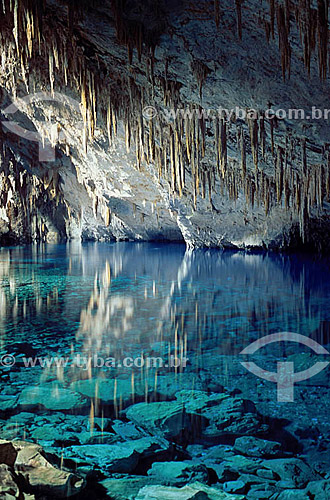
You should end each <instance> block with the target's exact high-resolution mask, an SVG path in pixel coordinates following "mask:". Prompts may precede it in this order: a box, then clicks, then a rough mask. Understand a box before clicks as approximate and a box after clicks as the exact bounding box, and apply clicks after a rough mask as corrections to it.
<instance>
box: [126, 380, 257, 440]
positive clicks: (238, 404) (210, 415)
mask: <svg viewBox="0 0 330 500" xmlns="http://www.w3.org/2000/svg"><path fill="white" fill-rule="evenodd" d="M126 416H127V418H128V419H129V420H131V421H133V422H134V423H135V424H137V425H139V426H141V427H143V428H144V429H147V430H148V431H151V432H157V431H158V432H159V431H161V432H162V433H163V435H164V437H166V438H170V439H173V438H178V437H179V436H181V437H183V436H184V437H185V438H187V437H188V438H189V439H190V440H191V441H193V440H194V438H195V437H196V436H198V435H199V434H203V436H204V437H205V438H209V439H211V440H212V439H214V437H222V436H224V435H228V434H229V435H234V436H237V435H238V436H239V435H244V434H256V433H258V432H259V431H261V430H266V428H267V427H266V426H264V425H262V423H261V421H260V418H259V416H258V414H257V412H256V408H255V405H254V404H253V403H252V401H248V400H244V399H241V398H232V397H230V396H228V395H227V394H218V393H211V394H208V393H207V392H204V391H188V390H182V391H180V392H179V393H178V394H177V395H176V401H161V402H155V403H139V404H136V405H133V406H131V407H129V408H128V409H127V410H126Z"/></svg>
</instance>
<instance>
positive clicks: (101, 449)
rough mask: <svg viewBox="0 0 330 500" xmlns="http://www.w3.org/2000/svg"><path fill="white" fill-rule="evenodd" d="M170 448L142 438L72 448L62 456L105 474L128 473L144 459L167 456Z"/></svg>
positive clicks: (156, 441)
mask: <svg viewBox="0 0 330 500" xmlns="http://www.w3.org/2000/svg"><path fill="white" fill-rule="evenodd" d="M169 450H170V446H169V443H167V442H166V441H165V440H161V439H156V438H150V437H144V438H141V439H134V440H131V441H125V442H122V443H116V444H94V445H92V444H90V445H83V446H72V447H71V448H68V449H66V450H65V452H64V456H65V458H67V459H70V460H72V461H74V462H76V463H77V465H79V466H86V465H87V466H96V467H99V468H100V469H102V470H105V471H107V472H119V473H130V472H133V471H134V469H135V468H136V467H137V465H138V463H139V462H140V461H141V462H142V461H143V460H145V459H146V458H150V457H153V458H155V459H157V458H158V457H159V458H160V459H163V458H166V457H168V456H169Z"/></svg>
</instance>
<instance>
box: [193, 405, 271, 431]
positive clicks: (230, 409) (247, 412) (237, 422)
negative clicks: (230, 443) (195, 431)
mask: <svg viewBox="0 0 330 500" xmlns="http://www.w3.org/2000/svg"><path fill="white" fill-rule="evenodd" d="M201 413H202V415H203V416H204V417H206V418H207V419H209V421H210V425H209V426H208V427H207V428H206V430H205V432H204V435H205V437H217V436H223V435H236V436H240V435H246V434H247V435H249V434H251V435H254V434H256V433H258V432H259V431H260V430H261V429H263V430H266V427H265V426H264V425H263V426H262V425H261V421H260V418H259V416H258V415H257V412H256V408H255V405H254V404H253V403H252V401H249V400H245V399H241V398H225V399H223V400H222V401H220V402H219V404H217V405H216V406H210V407H208V408H204V409H203V410H202V412H201Z"/></svg>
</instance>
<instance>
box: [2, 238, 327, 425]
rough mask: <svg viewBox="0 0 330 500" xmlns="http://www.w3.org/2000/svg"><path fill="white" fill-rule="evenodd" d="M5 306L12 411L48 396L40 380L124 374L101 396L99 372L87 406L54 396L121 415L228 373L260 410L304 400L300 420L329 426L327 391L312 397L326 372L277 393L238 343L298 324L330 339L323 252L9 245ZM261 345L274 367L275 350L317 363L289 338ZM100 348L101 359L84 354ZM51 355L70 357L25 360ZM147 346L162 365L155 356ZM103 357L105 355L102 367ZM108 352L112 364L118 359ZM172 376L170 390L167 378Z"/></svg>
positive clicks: (71, 382) (73, 383) (7, 396)
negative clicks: (284, 397)
mask: <svg viewBox="0 0 330 500" xmlns="http://www.w3.org/2000/svg"><path fill="white" fill-rule="evenodd" d="M0 310H1V315H0V328H1V329H0V355H1V356H2V357H3V358H2V359H3V365H4V366H2V368H1V369H0V374H1V381H0V384H1V385H0V397H2V400H3V401H4V402H3V403H2V404H6V405H7V406H6V408H8V411H9V412H10V413H11V414H15V412H21V411H22V410H25V409H28V410H29V409H30V410H31V409H32V411H34V412H37V413H38V412H42V411H45V407H44V404H43V401H41V400H40V398H41V396H40V398H39V400H38V397H37V396H35V392H33V391H32V395H31V396H29V393H28V390H29V389H31V388H32V389H33V390H36V389H38V388H43V387H47V388H50V387H55V388H58V387H60V388H64V389H67V390H71V391H78V392H79V391H80V390H81V387H80V386H79V383H80V382H81V381H86V380H87V381H88V380H93V381H95V380H96V381H101V385H102V383H104V381H106V380H115V381H116V382H115V385H114V387H115V388H114V389H113V390H114V392H115V395H113V394H112V395H110V396H109V397H108V396H104V394H102V388H100V387H101V386H100V385H99V383H98V382H97V383H95V384H94V385H91V387H90V388H89V389H88V390H86V389H84V391H82V393H83V396H84V397H85V396H86V397H87V403H86V404H85V406H84V405H82V404H81V402H79V404H77V405H76V406H77V408H75V404H74V402H73V403H72V402H71V403H69V404H68V405H67V406H65V405H64V406H63V408H61V405H59V406H58V408H59V409H60V410H62V409H63V411H66V412H71V413H72V412H78V413H79V412H80V411H81V413H84V414H86V413H88V412H89V411H90V410H89V409H90V406H91V402H93V401H94V402H95V404H94V405H93V411H94V412H95V415H101V413H102V414H107V415H108V416H113V415H114V413H115V415H116V416H118V415H119V414H120V411H121V410H122V409H123V408H125V406H128V405H129V404H131V403H132V402H136V401H144V400H145V401H147V402H151V401H156V400H159V399H170V400H171V399H173V398H174V397H175V392H176V391H178V390H180V388H184V389H188V388H195V389H201V390H205V391H208V392H210V391H218V390H221V387H222V386H223V387H226V388H227V390H229V391H233V393H240V392H241V393H242V395H243V396H244V397H247V398H249V399H250V400H252V401H254V403H255V404H256V405H257V408H258V410H260V412H262V413H263V414H265V415H268V416H276V418H282V417H283V418H287V419H289V420H290V415H291V416H292V415H293V413H292V412H296V414H295V415H296V416H295V417H294V418H297V419H298V420H299V418H301V419H302V427H306V425H307V423H306V419H307V420H308V419H309V422H310V423H312V424H313V422H314V423H315V421H316V422H317V421H318V419H321V417H320V415H321V416H322V419H323V421H322V425H326V426H327V425H328V424H329V419H328V416H327V408H326V404H324V407H322V403H321V405H320V407H319V408H316V407H315V398H318V397H320V398H321V399H322V400H323V401H325V399H324V398H327V397H328V392H327V391H328V380H329V376H328V373H327V372H326V371H325V372H324V373H323V374H321V375H318V377H319V378H315V379H314V380H312V382H311V381H308V383H301V384H300V385H299V384H297V385H296V387H295V395H296V401H295V402H294V403H290V402H288V403H287V404H285V403H279V402H278V401H277V396H276V395H277V393H276V390H277V387H276V384H274V383H272V382H266V381H264V380H260V379H258V378H257V377H256V376H255V375H253V374H252V373H249V372H248V371H247V370H246V369H245V368H244V367H243V366H242V364H241V361H243V360H246V357H244V359H243V357H242V355H241V354H240V352H241V351H242V350H243V349H244V348H245V347H247V346H248V345H249V344H250V343H251V342H253V341H255V340H257V339H258V338H261V337H264V336H266V335H269V334H274V333H278V332H295V333H299V334H301V335H303V336H305V337H308V338H311V339H313V340H315V341H316V342H318V343H319V344H320V345H322V346H324V347H328V348H329V343H330V268H329V261H328V260H326V259H325V260H322V259H316V258H312V257H308V256H304V255H279V254H271V253H265V254H263V253H256V254H254V253H241V252H228V251H217V250H207V251H206V250H198V251H195V252H188V251H186V248H185V246H183V245H179V244H166V245H165V244H164V245H163V244H162V245H161V244H144V243H141V244H137V243H135V244H133V243H115V244H100V243H98V244H95V243H86V244H78V243H73V244H67V245H40V246H27V247H18V248H2V249H1V250H0ZM263 349H264V350H263V351H261V350H260V351H259V352H258V353H257V354H256V355H255V356H254V357H253V356H252V358H251V359H253V360H254V361H256V362H257V363H258V364H259V365H260V366H261V367H262V368H264V369H269V370H270V369H272V370H273V371H276V363H277V362H278V361H279V360H285V359H288V358H290V359H291V360H294V361H295V363H297V370H298V365H299V366H300V368H299V369H302V367H303V369H306V368H309V366H311V365H312V364H313V362H314V361H313V359H314V357H313V356H311V355H310V349H309V348H308V347H306V346H301V345H299V344H294V343H292V342H285V343H281V344H276V345H275V344H273V345H269V346H267V347H265V348H263ZM8 356H9V358H8ZM77 356H81V358H79V359H80V364H79V363H77V362H76V361H77ZM93 356H94V358H93V359H94V360H96V365H97V366H95V362H94V361H93V363H94V364H92V361H88V360H91V358H92V357H93ZM299 356H300V357H299ZM304 356H305V357H304ZM11 357H13V358H11ZM54 357H56V359H62V358H64V359H65V360H68V359H69V362H68V364H67V365H65V366H62V365H61V361H60V362H58V361H56V362H55V363H54V362H53V361H51V362H50V363H51V364H50V365H47V363H46V366H40V363H39V361H37V363H36V366H32V367H31V366H30V367H27V366H26V362H27V361H26V360H29V359H39V358H40V359H42V360H44V359H45V358H46V359H52V358H54ZM127 358H129V362H128V363H127V361H125V360H127ZM148 358H157V359H159V360H161V362H162V365H161V366H158V365H157V366H154V365H149V366H147V364H146V359H148ZM323 358H324V357H322V360H323V361H324V359H323ZM11 359H13V360H14V361H15V365H14V366H9V364H10V360H11ZM86 359H87V361H88V362H89V363H90V364H89V365H88V364H84V361H82V360H86ZM100 359H101V360H103V361H102V362H103V363H108V364H106V366H100V363H101V361H99V360H100ZM110 359H111V360H112V361H111V362H112V363H115V366H114V365H111V366H109V360H110ZM8 360H9V361H8ZM141 360H142V361H141ZM184 360H186V366H184ZM42 362H44V361H42ZM125 363H126V364H125ZM6 364H8V366H6ZM141 365H143V366H141ZM197 375H198V384H197V378H194V377H195V376H197ZM164 376H166V377H167V379H166V384H167V386H166V387H167V388H166V390H165V389H164V387H163V388H162V389H159V384H160V383H162V384H163V385H164V383H165V382H164V380H165V377H164ZM121 381H124V382H125V383H126V382H127V383H126V385H125V384H124V382H123V384H124V385H123V386H122V385H121ZM128 381H129V382H128ZM77 384H78V385H77ZM196 384H197V385H196ZM24 391H25V392H24ZM130 391H131V393H130ZM22 393H24V398H23V400H20V399H18V398H20V396H21V395H22ZM128 393H129V394H128ZM40 394H44V393H42V392H40ZM29 397H30V400H29ZM52 398H53V399H54V398H55V399H56V395H54V394H53V395H52ZM114 401H115V403H114ZM110 403H111V404H110ZM52 404H53V403H52ZM258 405H259V406H258ZM53 406H54V404H53ZM114 406H115V409H114V408H113V407H114ZM54 407H56V405H55V406H54ZM51 408H52V405H48V406H47V405H46V410H47V411H48V410H49V409H51ZM56 408H57V407H56Z"/></svg>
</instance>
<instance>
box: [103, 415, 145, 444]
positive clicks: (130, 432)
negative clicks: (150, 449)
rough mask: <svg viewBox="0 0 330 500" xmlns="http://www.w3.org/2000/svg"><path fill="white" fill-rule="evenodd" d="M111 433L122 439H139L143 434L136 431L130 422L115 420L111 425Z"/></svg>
mask: <svg viewBox="0 0 330 500" xmlns="http://www.w3.org/2000/svg"><path fill="white" fill-rule="evenodd" d="M111 427H112V429H113V431H114V432H115V433H116V434H118V436H120V437H121V438H123V439H140V438H141V437H144V435H145V433H144V432H142V431H141V430H139V429H137V427H136V426H135V425H134V424H133V423H132V422H121V421H120V420H115V421H114V422H113V424H112V426H111Z"/></svg>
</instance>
